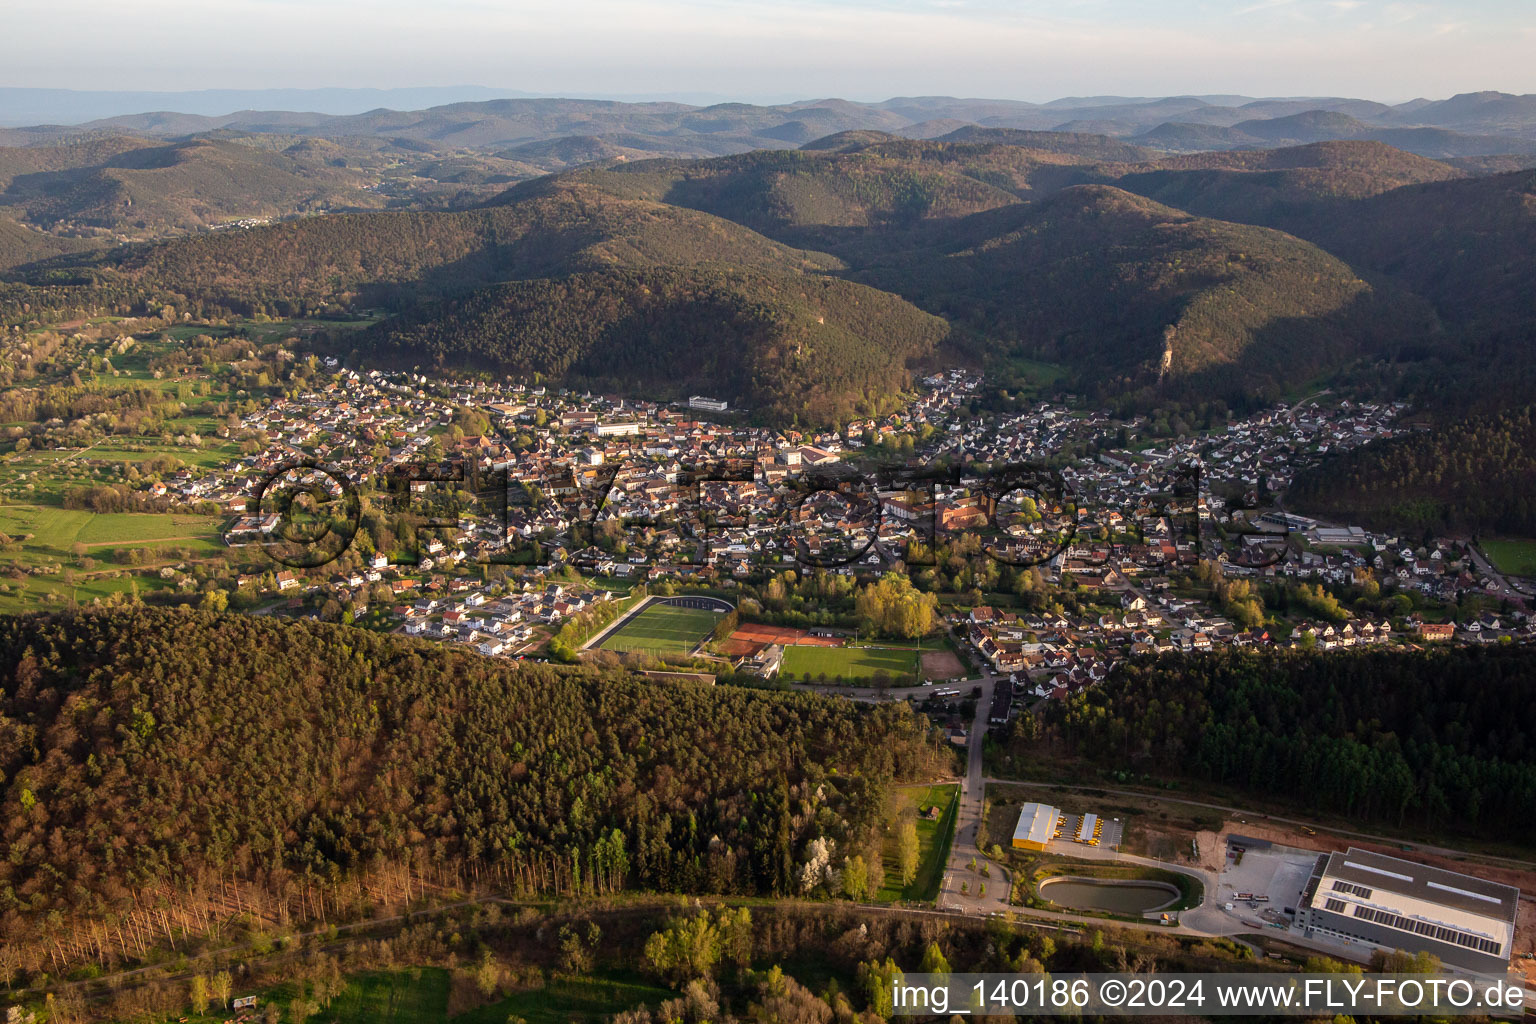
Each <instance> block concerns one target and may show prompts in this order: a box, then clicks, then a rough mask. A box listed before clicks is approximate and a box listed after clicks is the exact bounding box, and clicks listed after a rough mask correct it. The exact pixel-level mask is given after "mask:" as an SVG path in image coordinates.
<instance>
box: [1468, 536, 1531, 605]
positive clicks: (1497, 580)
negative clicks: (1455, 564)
mask: <svg viewBox="0 0 1536 1024" xmlns="http://www.w3.org/2000/svg"><path fill="white" fill-rule="evenodd" d="M1467 550H1468V551H1470V552H1472V562H1473V564H1475V565H1476V566H1477V571H1478V573H1479V574H1480V575H1483V576H1486V577H1488V583H1489V587H1488V593H1490V594H1492V595H1494V596H1495V597H1502V598H1506V599H1507V600H1510V601H1513V602H1514V603H1515V604H1518V605H1520V606H1522V607H1524V605H1525V595H1523V594H1521V593H1520V591H1518V590H1516V589H1515V588H1514V586H1513V585H1512V584H1511V583H1510V582H1509V580H1507V579H1505V578H1504V575H1503V574H1502V573H1500V572H1499V570H1497V569H1495V568H1494V567H1493V564H1492V563H1491V562H1489V561H1488V559H1486V558H1484V557H1483V553H1482V552H1481V551H1479V550H1477V548H1475V547H1472V546H1470V545H1469V546H1468V547H1467Z"/></svg>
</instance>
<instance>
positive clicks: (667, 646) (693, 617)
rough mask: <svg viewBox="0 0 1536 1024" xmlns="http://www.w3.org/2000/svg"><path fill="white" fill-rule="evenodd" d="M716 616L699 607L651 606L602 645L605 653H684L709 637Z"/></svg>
mask: <svg viewBox="0 0 1536 1024" xmlns="http://www.w3.org/2000/svg"><path fill="white" fill-rule="evenodd" d="M719 619H720V616H719V614H718V613H716V612H709V611H704V610H703V609H700V608H681V607H678V606H677V605H671V604H653V605H651V606H650V607H648V608H646V609H645V611H643V612H641V613H640V614H639V615H637V616H635V617H634V618H633V619H631V620H629V621H628V622H626V623H625V624H624V626H623V627H622V628H621V629H620V630H619V631H618V632H617V633H614V634H613V635H612V636H610V637H609V638H608V639H607V640H604V641H603V643H602V649H603V650H605V651H619V652H621V653H622V652H626V651H644V652H646V653H649V654H687V653H688V652H689V651H691V650H693V648H694V646H695V645H696V644H698V642H699V641H700V640H703V639H704V638H705V637H707V636H709V634H710V632H711V631H712V630H713V629H714V628H715V623H716V622H718V621H719Z"/></svg>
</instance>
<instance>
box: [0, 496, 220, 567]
mask: <svg viewBox="0 0 1536 1024" xmlns="http://www.w3.org/2000/svg"><path fill="white" fill-rule="evenodd" d="M223 523H224V520H223V518H221V517H216V516H194V515H181V514H176V513H165V514H161V513H154V512H86V511H84V510H80V509H65V508H54V507H52V506H45V505H5V506H0V533H4V534H6V535H7V536H9V537H11V538H12V539H20V538H21V537H22V536H24V535H30V536H29V537H28V539H27V540H25V541H23V542H22V551H23V552H24V553H26V552H31V553H33V554H34V555H36V556H37V557H39V558H46V557H53V558H70V557H73V548H74V546H75V545H76V544H84V545H85V547H86V548H87V549H88V553H90V554H96V555H99V554H100V553H101V552H100V551H99V550H94V551H93V550H89V549H101V548H107V549H111V548H118V547H128V546H132V547H157V546H177V547H188V548H193V549H201V550H219V549H221V548H222V544H221V543H220V542H219V528H220V527H221V526H222V525H223Z"/></svg>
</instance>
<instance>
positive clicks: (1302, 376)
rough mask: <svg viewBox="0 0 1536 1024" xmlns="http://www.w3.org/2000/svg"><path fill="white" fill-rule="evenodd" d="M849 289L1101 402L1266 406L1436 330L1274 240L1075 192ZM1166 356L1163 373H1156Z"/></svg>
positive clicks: (1344, 268) (955, 238)
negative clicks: (910, 305) (890, 296)
mask: <svg viewBox="0 0 1536 1024" xmlns="http://www.w3.org/2000/svg"><path fill="white" fill-rule="evenodd" d="M931 242H932V247H931V249H925V250H907V251H905V252H901V253H897V254H893V255H892V256H889V257H887V258H884V259H880V260H875V261H872V262H871V264H870V265H869V266H868V267H866V268H865V269H863V270H860V271H858V272H857V273H856V275H855V276H856V278H857V279H858V280H862V281H865V282H867V283H870V284H874V285H878V286H879V287H882V288H885V289H888V290H890V291H895V292H897V293H899V294H902V295H906V296H908V297H909V298H911V299H912V301H913V302H915V303H916V304H917V305H919V306H921V307H923V308H924V309H927V310H929V311H930V312H934V313H938V314H939V315H941V316H944V317H946V318H948V319H950V320H952V321H954V322H956V323H958V324H963V325H966V326H968V327H970V328H971V329H973V330H974V331H975V332H976V333H978V334H981V335H983V336H986V337H988V338H990V339H993V341H994V344H997V343H998V342H1002V343H1005V344H1007V345H1009V346H1011V347H1012V348H1013V349H1014V350H1015V351H1022V352H1025V353H1028V354H1030V355H1032V356H1034V357H1036V358H1044V359H1048V360H1051V361H1053V362H1059V363H1063V364H1066V365H1068V366H1071V367H1073V368H1075V369H1076V370H1078V371H1079V377H1078V379H1077V380H1076V381H1075V385H1076V387H1077V388H1078V389H1079V390H1080V391H1083V392H1086V393H1089V394H1094V395H1097V396H1101V397H1102V396H1110V395H1116V394H1120V393H1123V392H1125V391H1136V390H1144V391H1147V392H1148V393H1151V391H1152V389H1153V388H1154V386H1156V387H1157V388H1158V389H1159V390H1160V391H1161V392H1162V393H1163V394H1164V395H1165V396H1166V395H1168V394H1174V395H1190V394H1194V393H1197V392H1203V393H1205V394H1206V395H1210V394H1220V395H1222V396H1224V397H1227V398H1229V400H1233V401H1243V400H1248V401H1252V400H1254V399H1258V400H1263V399H1264V398H1265V397H1270V398H1272V397H1274V396H1275V395H1277V394H1280V393H1282V392H1283V391H1284V389H1285V388H1287V387H1289V386H1292V385H1294V384H1295V383H1297V382H1299V381H1302V380H1306V379H1309V378H1311V377H1314V376H1316V375H1320V374H1326V373H1328V372H1331V371H1333V370H1335V369H1337V368H1338V367H1340V366H1344V365H1347V364H1349V363H1350V362H1351V361H1353V360H1356V359H1360V358H1370V357H1375V356H1379V355H1381V354H1383V353H1386V352H1388V351H1390V350H1391V349H1392V348H1393V347H1394V346H1395V345H1397V344H1399V343H1400V342H1401V341H1402V340H1403V339H1405V338H1412V337H1417V336H1420V335H1422V334H1424V333H1425V332H1427V331H1428V330H1429V329H1430V325H1431V323H1432V320H1433V317H1432V315H1431V313H1430V311H1429V308H1428V307H1427V306H1426V305H1425V304H1424V303H1423V302H1422V301H1419V300H1417V299H1415V298H1414V297H1413V296H1412V295H1409V294H1406V293H1404V292H1403V291H1402V290H1401V289H1395V288H1392V287H1391V286H1390V285H1389V284H1388V285H1384V284H1383V283H1381V282H1368V281H1366V280H1364V279H1362V278H1361V277H1360V276H1359V275H1358V274H1356V273H1355V271H1354V270H1353V269H1351V268H1350V267H1349V266H1348V265H1347V264H1346V263H1344V262H1343V261H1341V260H1339V259H1338V258H1336V257H1334V256H1332V255H1330V254H1329V253H1327V252H1324V251H1323V250H1322V249H1319V248H1318V247H1317V246H1314V245H1311V244H1308V243H1306V242H1303V241H1301V240H1299V239H1297V238H1294V237H1292V236H1290V235H1286V234H1283V233H1281V232H1279V231H1272V230H1268V229H1264V228H1258V227H1252V226H1248V225H1240V224H1233V223H1229V222H1224V221H1219V220H1211V219H1207V218H1201V217H1193V216H1191V215H1190V214H1188V213H1185V212H1183V211H1181V210H1177V209H1174V208H1172V207H1169V206H1165V205H1163V204H1161V203H1156V202H1153V201H1151V200H1148V199H1145V198H1143V197H1141V196H1136V195H1133V194H1131V193H1129V192H1126V191H1123V190H1121V189H1118V188H1113V187H1110V186H1103V185H1085V186H1078V187H1074V188H1070V189H1066V190H1063V191H1061V192H1059V193H1057V194H1055V195H1052V196H1050V197H1048V198H1045V199H1042V200H1039V201H1037V202H1034V203H1029V204H1021V205H1018V206H1010V207H1006V208H1004V209H1000V210H995V211H991V212H989V213H984V214H977V215H975V216H972V217H968V218H965V219H962V220H959V221H955V222H953V223H951V224H948V225H943V226H940V227H936V228H935V229H933V231H932V232H931ZM1165 353H1166V358H1167V364H1166V370H1165V371H1162V372H1161V377H1160V370H1159V366H1160V363H1161V361H1162V360H1163V359H1164V357H1165Z"/></svg>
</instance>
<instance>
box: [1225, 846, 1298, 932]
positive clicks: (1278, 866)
mask: <svg viewBox="0 0 1536 1024" xmlns="http://www.w3.org/2000/svg"><path fill="white" fill-rule="evenodd" d="M1226 852H1227V856H1226V866H1225V867H1224V868H1223V869H1222V872H1221V876H1220V877H1219V878H1218V879H1217V899H1218V900H1219V901H1221V902H1223V903H1229V902H1230V903H1234V904H1236V907H1235V908H1234V909H1235V911H1246V912H1247V913H1250V914H1252V913H1257V912H1259V911H1260V910H1271V911H1273V912H1274V913H1273V914H1263V915H1262V916H1263V917H1264V919H1265V920H1266V921H1270V922H1272V923H1279V922H1280V921H1286V922H1289V921H1292V920H1294V915H1290V914H1285V911H1286V910H1287V909H1290V910H1292V911H1294V910H1295V909H1296V903H1297V901H1298V900H1299V899H1300V898H1301V892H1302V890H1303V889H1304V888H1305V887H1306V884H1307V879H1308V878H1310V877H1311V875H1312V867H1313V865H1314V864H1315V863H1316V862H1317V853H1316V852H1314V851H1309V850H1296V849H1291V848H1290V847H1285V846H1269V847H1265V848H1257V849H1256V848H1251V847H1247V848H1244V852H1243V854H1242V856H1241V857H1240V858H1239V857H1238V856H1237V855H1236V852H1235V848H1234V846H1233V845H1232V844H1228V846H1227V851H1226ZM1238 893H1252V894H1253V895H1255V896H1268V897H1269V899H1268V901H1265V902H1259V903H1257V904H1256V905H1255V906H1253V907H1250V906H1249V905H1248V904H1247V903H1246V902H1243V901H1240V900H1238V899H1237V894H1238Z"/></svg>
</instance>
